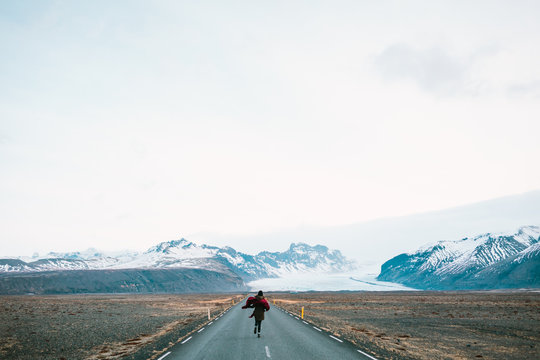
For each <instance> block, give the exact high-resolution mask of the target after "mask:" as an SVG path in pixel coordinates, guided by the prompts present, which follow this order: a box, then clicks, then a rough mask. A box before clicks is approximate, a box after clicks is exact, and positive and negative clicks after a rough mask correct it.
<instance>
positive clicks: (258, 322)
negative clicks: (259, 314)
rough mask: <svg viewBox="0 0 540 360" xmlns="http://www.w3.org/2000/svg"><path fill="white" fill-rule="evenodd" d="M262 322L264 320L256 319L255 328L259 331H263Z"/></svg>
mask: <svg viewBox="0 0 540 360" xmlns="http://www.w3.org/2000/svg"><path fill="white" fill-rule="evenodd" d="M261 323H262V320H257V319H255V329H258V331H259V333H260V332H261Z"/></svg>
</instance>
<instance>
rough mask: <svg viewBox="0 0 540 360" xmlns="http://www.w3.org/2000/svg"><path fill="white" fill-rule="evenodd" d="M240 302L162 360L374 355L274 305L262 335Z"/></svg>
mask: <svg viewBox="0 0 540 360" xmlns="http://www.w3.org/2000/svg"><path fill="white" fill-rule="evenodd" d="M241 306H242V304H237V305H235V306H233V307H232V308H230V309H229V310H228V311H226V312H225V313H224V314H223V315H222V316H221V317H218V318H216V319H214V320H213V321H211V322H209V323H208V324H206V325H205V326H204V327H202V328H201V329H199V330H198V331H197V332H194V333H193V334H192V335H191V336H189V337H187V338H185V339H184V340H183V341H182V342H180V343H178V344H177V345H175V346H174V347H172V348H171V349H169V350H168V351H167V352H166V353H164V354H162V355H161V356H160V357H159V358H158V359H159V360H179V359H183V360H187V359H189V360H197V359H212V360H213V359H216V360H228V359H231V360H232V359H234V360H238V359H253V360H256V359H261V360H262V359H264V360H268V359H294V360H303V359H306V360H307V359H309V360H314V359H329V360H330V359H332V360H335V359H339V360H348V359H370V360H376V358H375V357H373V356H371V355H369V354H366V353H365V352H363V350H362V349H358V348H356V347H355V346H354V345H352V344H351V343H348V342H346V341H343V340H341V339H339V338H337V337H333V336H332V335H331V334H329V333H326V332H324V331H322V330H320V329H318V328H317V327H316V326H315V325H313V324H310V323H308V322H305V321H303V320H302V319H300V318H299V317H298V316H295V315H294V314H289V313H287V312H285V311H284V310H282V309H280V308H278V307H275V306H272V304H271V305H270V307H271V308H270V311H269V312H267V313H266V314H265V320H264V321H263V322H262V330H261V337H260V338H258V337H257V335H255V334H253V328H254V323H255V320H254V319H249V318H248V316H249V315H251V312H252V309H246V310H243V309H241Z"/></svg>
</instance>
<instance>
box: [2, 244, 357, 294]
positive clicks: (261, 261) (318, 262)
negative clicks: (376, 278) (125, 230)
mask: <svg viewBox="0 0 540 360" xmlns="http://www.w3.org/2000/svg"><path fill="white" fill-rule="evenodd" d="M353 268H354V263H353V262H351V261H350V260H348V259H346V258H345V257H344V256H343V255H342V254H341V253H340V252H339V251H338V250H329V249H328V248H327V247H326V246H321V245H316V246H310V245H307V244H304V243H293V244H291V245H290V247H289V249H288V250H286V251H284V252H268V251H264V252H260V253H258V254H257V255H248V254H244V253H241V252H238V251H236V250H234V249H233V248H231V247H223V248H219V247H215V246H208V245H197V244H195V243H193V242H190V241H188V240H185V239H180V240H172V241H168V242H162V243H159V244H157V245H156V246H153V247H151V248H150V249H148V250H147V251H145V252H143V253H137V252H129V251H128V252H121V253H116V254H106V253H103V252H100V251H97V250H94V249H89V250H87V251H84V252H69V253H48V254H47V255H45V256H43V257H39V256H37V255H36V256H34V257H33V258H30V259H27V258H19V259H0V294H1V293H9V294H16V293H28V292H31V293H57V292H60V293H65V292H131V291H135V292H155V291H164V292H166V291H174V292H192V291H216V289H219V290H222V291H232V290H239V289H244V288H245V287H246V286H245V282H248V281H253V280H257V279H263V278H277V277H281V276H285V275H287V274H293V273H294V274H298V273H306V272H308V273H321V272H324V273H332V272H344V271H349V270H351V269H353ZM188 275H189V276H188ZM190 276H191V277H192V279H191V280H192V282H194V283H196V284H197V286H195V287H194V286H192V285H191V284H189V283H188V282H187V281H181V280H182V279H184V280H185V278H186V277H188V278H189V277H190ZM158 277H159V278H165V279H166V283H167V284H168V283H170V284H169V285H167V284H165V285H163V284H161V283H160V282H159V281H157V278H158ZM81 278H87V279H86V281H82V280H81ZM219 282H221V286H218V283H219ZM88 283H90V284H93V285H92V286H89V285H88ZM206 283H208V284H207V285H208V286H206V287H205V286H204V284H206ZM182 284H183V285H182Z"/></svg>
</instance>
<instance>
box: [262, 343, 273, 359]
mask: <svg viewBox="0 0 540 360" xmlns="http://www.w3.org/2000/svg"><path fill="white" fill-rule="evenodd" d="M264 350H266V357H267V358H269V359H271V358H272V357H271V356H270V349H269V348H268V346H265V347H264Z"/></svg>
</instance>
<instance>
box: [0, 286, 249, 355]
mask: <svg viewBox="0 0 540 360" xmlns="http://www.w3.org/2000/svg"><path fill="white" fill-rule="evenodd" d="M243 298H244V295H224V294H218V295H208V294H206V295H205V294H198V295H55V296H0V359H2V360H4V359H5V360H8V359H9V360H11V359H17V360H19V359H28V360H37V359H55V360H59V359H64V360H67V359H69V360H72V359H88V360H98V359H150V358H157V355H158V354H159V353H160V350H163V349H166V348H167V347H169V346H170V345H171V344H174V343H176V342H177V341H178V340H179V339H183V338H184V337H185V336H187V335H189V334H190V333H191V332H193V331H194V330H195V329H197V328H199V327H200V326H201V325H202V324H203V323H205V322H206V321H208V309H210V312H211V316H216V315H217V314H219V313H221V312H222V311H224V310H225V309H226V308H228V307H230V306H231V305H232V303H233V301H234V302H235V303H237V302H238V301H240V300H241V299H243Z"/></svg>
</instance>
